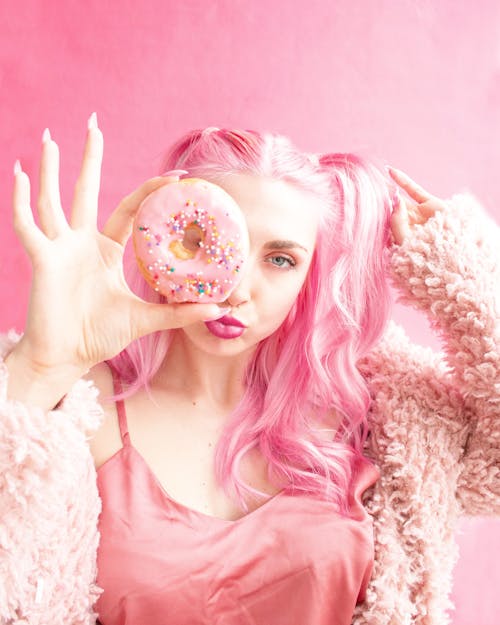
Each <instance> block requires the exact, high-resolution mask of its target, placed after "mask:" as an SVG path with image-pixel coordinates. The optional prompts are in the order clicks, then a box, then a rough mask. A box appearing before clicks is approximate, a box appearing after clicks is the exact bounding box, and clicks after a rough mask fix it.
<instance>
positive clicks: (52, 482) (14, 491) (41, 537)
mask: <svg viewBox="0 0 500 625" xmlns="http://www.w3.org/2000/svg"><path fill="white" fill-rule="evenodd" d="M19 340H20V337H19V336H18V335H16V333H15V332H14V331H10V332H9V333H8V334H0V510H1V519H0V622H2V623H3V622H7V623H8V622H17V621H18V620H20V619H26V620H25V621H23V622H29V623H30V624H33V625H41V624H42V623H49V622H51V623H62V622H65V623H71V624H72V625H79V624H82V625H83V624H84V623H85V625H88V623H89V622H91V619H93V620H92V622H95V618H96V617H97V614H95V613H93V612H92V606H93V605H94V603H95V602H96V601H97V598H98V596H99V594H100V592H101V591H100V589H99V587H98V586H96V585H95V584H94V581H95V574H96V570H95V561H96V560H95V558H96V552H97V545H98V538H99V536H98V532H97V519H98V515H99V513H100V499H99V497H98V493H97V485H96V481H95V470H94V465H93V462H92V457H91V455H90V452H89V449H88V444H87V442H86V438H85V433H84V432H85V431H91V430H93V429H96V428H97V427H98V425H99V423H100V420H101V417H102V414H103V413H102V408H101V407H100V405H99V404H98V403H97V400H96V396H97V389H95V387H92V386H91V384H90V383H89V382H87V381H84V380H79V381H77V382H76V384H74V385H73V387H72V388H71V389H70V391H69V392H68V393H67V395H66V397H64V398H63V400H62V401H61V402H60V408H59V409H56V410H48V411H47V410H45V409H43V408H41V407H39V406H37V405H35V404H34V403H24V402H22V401H19V400H17V399H11V398H9V397H8V395H7V389H8V388H9V384H8V382H9V368H8V367H7V366H6V364H5V358H6V357H7V355H8V354H9V353H11V351H12V350H13V349H14V347H15V345H16V344H17V343H18V341H19ZM11 388H13V387H11ZM57 392H59V391H57ZM32 397H33V398H34V396H32ZM33 401H34V400H33ZM48 401H49V403H50V402H52V399H49V400H48Z"/></svg>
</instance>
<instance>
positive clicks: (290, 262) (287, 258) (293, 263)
mask: <svg viewBox="0 0 500 625" xmlns="http://www.w3.org/2000/svg"><path fill="white" fill-rule="evenodd" d="M270 258H284V259H285V260H286V261H287V262H288V263H289V265H288V270H290V269H293V268H294V267H295V265H296V264H297V263H296V262H295V261H294V259H293V258H291V257H290V256H284V255H283V254H275V255H274V256H270ZM271 264H274V263H271ZM274 266H275V267H278V268H279V269H281V268H282V267H284V265H274Z"/></svg>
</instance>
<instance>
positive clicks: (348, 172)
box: [107, 128, 391, 516]
mask: <svg viewBox="0 0 500 625" xmlns="http://www.w3.org/2000/svg"><path fill="white" fill-rule="evenodd" d="M178 168H181V169H186V170H187V171H188V172H189V176H192V177H199V178H205V179H207V180H211V181H213V182H216V181H217V180H218V179H219V180H222V179H223V178H224V177H225V176H231V175H232V174H234V173H245V174H249V175H255V176H269V177H272V178H274V179H279V180H284V181H286V182H288V183H290V184H292V185H295V186H297V187H298V188H300V189H302V190H304V191H306V192H309V193H310V194H311V200H312V204H315V206H319V207H320V210H321V214H320V228H319V230H318V236H317V242H316V248H315V251H314V254H313V258H312V261H311V265H310V268H309V272H308V275H307V277H306V280H305V282H304V285H303V287H302V290H301V292H300V293H299V295H298V297H297V299H296V301H295V302H294V304H293V306H292V308H291V310H290V311H289V314H288V316H287V318H286V319H285V321H284V322H283V323H282V325H281V326H280V327H279V328H278V329H277V330H276V331H275V332H274V333H273V334H272V335H271V336H269V337H267V338H265V339H264V340H262V341H261V342H260V343H259V344H258V346H257V349H256V350H255V352H254V354H253V356H252V357H251V359H250V361H249V363H248V365H247V369H246V377H245V392H244V394H243V397H242V398H241V400H240V402H239V404H238V405H237V406H236V408H235V409H234V410H233V412H232V413H231V415H229V418H228V420H227V422H226V424H225V427H224V430H223V432H222V435H221V438H220V440H219V441H218V443H217V447H216V450H215V466H214V469H215V475H216V479H217V481H218V483H219V484H220V485H221V486H222V488H223V489H224V492H225V493H226V495H227V496H228V497H231V496H234V494H235V495H236V500H237V501H238V502H239V505H240V506H241V508H242V509H243V510H245V512H248V506H247V504H246V501H245V499H246V498H245V494H244V493H245V492H246V493H252V495H253V496H260V497H265V498H267V497H268V495H267V494H266V493H264V492H262V491H259V490H256V489H254V488H252V487H250V486H249V485H248V484H247V483H246V482H244V481H243V480H241V479H240V477H239V462H240V460H241V458H242V456H243V455H244V454H245V453H246V452H247V451H249V450H250V449H251V448H253V447H255V446H257V445H258V447H259V448H260V452H261V453H262V455H263V456H264V457H265V459H266V460H267V461H268V463H269V464H268V466H269V469H268V471H269V475H268V477H269V479H270V480H272V481H273V482H274V483H276V482H280V483H281V485H282V487H283V488H284V489H285V490H286V491H287V492H290V493H292V492H293V491H302V492H304V493H309V494H310V495H315V496H319V497H321V498H323V499H325V500H328V501H331V502H332V504H333V505H334V506H335V509H336V510H337V511H338V512H339V513H340V514H341V515H343V516H349V508H348V493H349V487H350V484H351V480H352V479H353V477H354V475H355V473H356V470H357V469H356V464H357V463H356V460H357V459H359V458H360V457H361V456H363V446H364V443H365V441H366V438H367V435H368V425H367V414H368V411H369V408H370V403H371V400H370V394H369V390H368V386H367V383H366V381H365V380H364V378H363V377H362V375H361V374H360V372H359V371H358V369H357V367H356V363H357V361H358V360H359V359H360V358H362V357H363V356H364V355H365V354H366V353H367V352H368V351H369V350H370V348H371V347H372V346H373V345H374V344H375V343H376V342H377V340H378V339H379V338H380V337H381V336H382V334H383V331H384V329H385V327H386V323H387V321H388V318H389V314H390V304H391V298H390V291H389V285H388V280H387V275H386V261H387V254H386V250H387V248H388V244H389V242H390V240H389V237H390V225H389V219H390V214H391V198H390V195H389V185H390V183H389V181H388V180H387V178H386V177H385V176H384V175H383V174H382V173H381V168H378V167H376V166H375V165H374V164H373V163H371V162H369V161H368V159H366V158H362V157H361V156H359V155H354V154H323V155H321V156H320V155H318V156H316V155H308V154H306V153H303V152H301V151H300V150H298V149H297V148H296V147H295V146H294V145H293V144H292V143H291V142H290V140H289V139H287V138H286V137H284V136H282V135H277V134H272V133H262V134H261V133H258V132H256V131H253V130H227V129H217V128H209V129H205V132H202V131H200V130H196V131H193V132H190V133H188V134H186V135H185V136H184V137H182V138H181V139H180V140H179V141H177V142H176V143H175V144H174V145H173V146H172V147H171V149H170V150H169V151H168V153H167V156H166V159H165V162H164V165H163V169H162V171H164V170H166V169H178ZM318 200H319V201H318ZM308 209H309V210H310V207H308ZM126 276H127V282H128V283H129V285H130V288H131V289H132V290H133V291H134V292H135V293H136V294H137V295H138V296H140V297H142V298H143V299H144V300H146V301H149V302H154V303H158V302H160V303H166V299H165V297H164V296H162V295H160V294H158V293H156V292H155V291H154V290H153V289H151V287H150V286H149V285H148V284H147V283H146V282H145V280H144V279H143V277H142V275H141V274H140V272H139V270H138V268H137V265H136V263H135V262H134V260H133V259H132V262H130V263H129V267H128V272H126ZM171 338H172V332H171V331H168V330H167V331H163V332H154V333H152V334H149V335H147V336H143V337H141V338H140V339H138V340H136V341H134V342H132V343H131V344H130V345H129V346H128V347H127V348H126V349H124V350H123V351H122V352H120V354H118V355H117V356H115V357H114V358H112V359H110V360H109V361H107V362H108V364H109V365H110V366H112V367H113V368H114V369H115V370H116V371H117V372H118V374H119V375H120V377H121V378H122V380H123V381H124V383H125V384H127V385H128V388H127V389H126V390H125V391H124V392H123V393H121V394H119V395H112V396H110V397H109V401H116V400H117V399H122V398H125V397H129V396H130V395H133V394H134V393H136V392H137V391H138V390H139V389H141V388H142V387H143V386H145V388H146V390H147V392H148V394H149V393H150V390H149V385H148V382H149V381H150V380H151V378H152V377H153V376H154V374H155V373H156V371H157V370H158V368H159V367H160V365H161V363H162V362H163V359H164V358H165V355H166V354H167V351H168V348H169V345H170V341H171ZM333 411H335V412H336V413H337V414H338V415H339V416H340V418H341V425H340V427H339V429H338V431H337V432H336V434H335V436H333V435H332V438H331V440H328V441H327V440H325V439H323V438H321V437H319V436H318V434H317V433H316V430H315V428H314V427H313V423H312V421H311V419H310V416H311V415H314V419H315V421H317V420H318V418H319V419H320V420H321V421H322V422H323V423H324V424H325V425H326V426H330V427H332V426H333V425H334V422H333V421H332V418H333V417H332V414H333ZM332 431H333V430H332Z"/></svg>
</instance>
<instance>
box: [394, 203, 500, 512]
mask: <svg viewBox="0 0 500 625" xmlns="http://www.w3.org/2000/svg"><path fill="white" fill-rule="evenodd" d="M390 263H391V277H392V280H393V283H394V285H395V286H396V288H397V289H398V291H399V293H400V295H399V297H398V302H401V303H404V304H409V305H410V306H413V307H414V308H417V309H420V310H423V311H424V312H425V313H426V315H427V316H428V318H429V321H430V324H431V327H432V328H433V329H434V330H435V331H436V332H437V334H438V335H439V336H440V337H441V339H442V342H443V352H444V357H445V359H446V362H447V364H448V366H449V369H450V375H451V379H452V381H453V384H454V386H455V388H456V389H457V390H458V391H459V392H460V393H461V395H462V397H463V403H464V406H463V408H464V410H465V411H466V412H467V414H468V415H469V420H468V426H469V432H468V437H467V441H466V444H465V445H464V449H463V453H462V455H461V460H460V473H459V477H458V486H457V491H456V496H457V499H458V501H459V503H460V505H461V509H462V512H463V514H467V515H500V351H499V347H500V346H499V342H500V323H499V319H500V229H499V227H498V225H497V224H496V223H495V221H494V220H493V219H492V218H491V217H490V216H489V215H488V213H487V212H486V211H485V210H484V208H483V207H482V206H481V204H480V203H479V201H478V200H477V199H476V198H475V197H474V196H473V195H472V194H470V193H460V194H456V195H453V196H452V197H451V199H450V200H448V201H447V202H446V209H445V210H443V211H439V212H437V213H436V214H435V215H433V216H432V217H431V218H430V219H429V220H428V221H427V222H426V223H425V224H422V225H420V224H416V225H414V226H413V228H412V233H411V235H410V236H409V237H408V238H407V239H405V240H404V241H403V243H402V245H401V246H398V245H396V244H394V245H393V250H392V256H391V259H390Z"/></svg>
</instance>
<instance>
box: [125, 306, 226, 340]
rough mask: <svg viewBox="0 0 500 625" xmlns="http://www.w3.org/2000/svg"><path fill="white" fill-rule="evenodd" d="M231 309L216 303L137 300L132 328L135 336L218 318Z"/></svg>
mask: <svg viewBox="0 0 500 625" xmlns="http://www.w3.org/2000/svg"><path fill="white" fill-rule="evenodd" d="M230 310H231V307H225V308H223V307H221V306H218V305H217V304H198V303H191V302H189V303H182V304H181V303H173V304H151V303H148V302H144V301H142V300H139V301H137V302H136V304H135V306H134V311H133V314H134V321H135V322H134V324H133V325H134V328H135V334H136V335H137V336H136V338H139V337H141V336H144V335H146V334H150V333H151V332H157V331H158V330H170V329H172V328H182V327H184V326H187V325H190V324H192V323H196V322H197V321H209V320H212V319H220V317H223V316H224V315H226V314H227V313H228V312H229V311H230Z"/></svg>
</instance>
